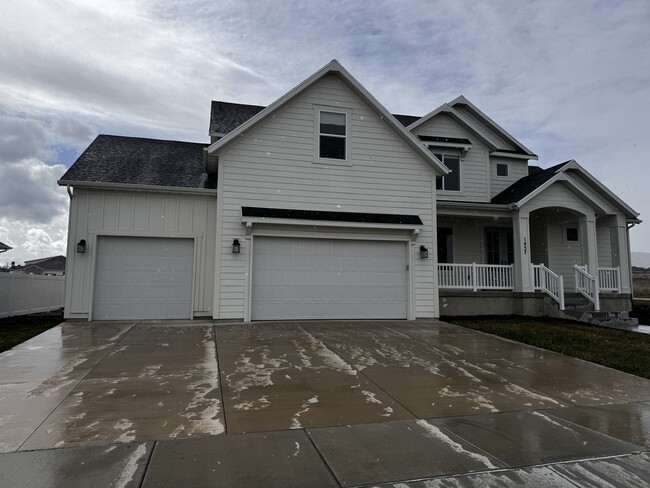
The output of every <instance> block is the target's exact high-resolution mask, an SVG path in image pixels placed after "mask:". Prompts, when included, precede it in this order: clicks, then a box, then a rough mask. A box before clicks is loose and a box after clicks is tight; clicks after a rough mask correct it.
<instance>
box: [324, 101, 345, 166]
mask: <svg viewBox="0 0 650 488" xmlns="http://www.w3.org/2000/svg"><path fill="white" fill-rule="evenodd" d="M345 117H346V115H345V114H339V113H334V112H321V113H320V141H319V144H320V145H319V156H320V157H321V158H328V159H345V136H346V133H345Z"/></svg>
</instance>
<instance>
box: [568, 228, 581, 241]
mask: <svg viewBox="0 0 650 488" xmlns="http://www.w3.org/2000/svg"><path fill="white" fill-rule="evenodd" d="M566 240H567V241H568V242H570V241H573V242H577V241H578V229H576V228H575V227H567V229H566Z"/></svg>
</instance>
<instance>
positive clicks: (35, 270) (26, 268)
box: [11, 256, 65, 276]
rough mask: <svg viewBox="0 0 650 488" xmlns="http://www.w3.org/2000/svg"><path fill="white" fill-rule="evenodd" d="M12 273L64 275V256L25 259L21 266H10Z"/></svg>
mask: <svg viewBox="0 0 650 488" xmlns="http://www.w3.org/2000/svg"><path fill="white" fill-rule="evenodd" d="M11 272H12V273H19V274H35V275H44V276H64V275H65V256H53V257H49V258H40V259H32V260H29V261H25V264H24V265H23V266H14V265H13V263H12V266H11Z"/></svg>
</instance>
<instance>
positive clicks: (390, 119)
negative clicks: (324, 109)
mask: <svg viewBox="0 0 650 488" xmlns="http://www.w3.org/2000/svg"><path fill="white" fill-rule="evenodd" d="M328 74H334V75H337V76H339V77H340V78H342V79H343V81H344V82H346V84H347V85H348V86H349V87H350V88H352V90H353V91H354V92H355V93H356V95H357V96H359V97H360V98H361V99H362V100H364V101H365V102H366V103H367V104H368V105H369V106H370V107H371V108H372V109H374V110H375V111H376V112H377V113H378V114H379V115H380V116H381V118H382V119H383V120H384V122H385V123H386V124H387V125H388V126H389V127H390V128H391V129H393V131H394V132H395V133H396V134H397V135H398V136H399V137H401V138H402V139H403V140H404V141H405V142H406V143H407V145H409V146H410V147H411V148H412V149H413V150H414V151H415V152H416V153H417V154H418V155H419V156H420V157H421V158H422V159H423V160H424V161H425V162H427V163H428V164H429V165H431V166H432V167H433V168H434V169H435V170H436V171H437V172H438V173H440V174H443V175H444V174H448V173H449V170H448V169H447V168H446V167H445V166H444V165H443V164H442V163H441V162H440V161H439V160H438V159H437V158H436V157H435V156H434V155H433V154H431V153H430V152H429V151H428V150H427V149H426V147H424V145H422V144H421V143H420V141H418V140H417V138H416V137H415V136H414V135H413V134H411V133H410V132H409V131H408V130H407V129H406V128H405V127H404V126H403V125H402V124H401V123H400V122H399V121H398V120H397V119H396V118H395V117H394V116H393V115H392V114H391V113H390V112H388V111H387V110H386V108H384V106H383V105H381V104H380V103H379V102H378V101H377V99H375V97H373V96H372V95H371V94H370V92H368V91H367V90H366V89H365V88H364V87H363V86H362V85H361V84H360V83H359V82H358V81H357V80H356V79H355V78H354V77H353V76H352V75H351V74H350V73H349V72H348V71H347V70H346V69H345V68H344V67H343V66H342V65H341V64H340V63H339V62H338V61H337V60H335V59H334V60H332V61H331V62H330V63H328V64H327V65H325V66H324V67H323V68H321V69H320V70H318V71H317V72H316V73H314V74H313V75H311V76H310V77H309V78H307V79H306V80H305V81H303V82H302V83H300V84H298V85H297V86H296V87H295V88H293V89H292V90H290V91H289V92H287V93H286V94H284V95H283V96H281V97H280V98H278V99H277V100H276V101H275V102H273V103H272V104H270V105H269V106H268V107H266V108H264V109H263V110H261V111H260V112H259V113H257V114H256V115H254V116H253V117H251V118H250V119H248V120H247V121H246V122H244V123H243V124H241V125H240V126H239V127H237V128H236V129H234V130H233V131H231V132H230V133H228V134H226V135H225V136H224V137H222V138H221V139H219V140H218V141H216V142H214V143H213V144H211V145H210V146H209V147H208V154H214V153H218V152H219V151H220V150H222V149H223V148H224V147H226V146H228V145H229V144H231V143H232V142H233V141H235V140H236V139H238V138H239V137H241V136H242V135H243V134H245V133H246V132H247V131H248V130H250V129H251V128H252V127H254V126H256V125H257V124H259V123H260V122H261V121H262V120H264V119H266V118H267V117H269V116H271V115H272V114H273V113H274V112H275V111H277V110H278V109H280V108H281V107H283V106H285V105H286V104H287V103H289V102H290V101H292V100H294V99H295V98H296V97H297V96H299V95H300V94H301V93H303V92H304V91H305V90H307V89H308V88H309V87H311V86H313V85H314V84H315V83H317V82H318V81H319V80H320V79H322V78H323V77H324V76H326V75H328Z"/></svg>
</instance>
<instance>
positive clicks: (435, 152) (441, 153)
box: [429, 146, 463, 195]
mask: <svg viewBox="0 0 650 488" xmlns="http://www.w3.org/2000/svg"><path fill="white" fill-rule="evenodd" d="M437 149H438V148H437V147H436V146H429V151H431V153H432V154H433V155H434V156H435V157H436V158H438V159H440V162H441V163H442V164H445V157H446V156H449V157H452V158H458V190H448V189H446V188H445V178H446V177H447V176H449V175H451V174H452V173H449V175H444V176H438V178H440V179H441V180H442V184H441V185H442V188H438V181H437V178H436V192H444V193H448V194H450V195H460V194H462V191H463V171H462V164H463V158H462V157H461V155H460V153H457V152H451V151H447V152H445V151H439V150H437ZM439 156H442V157H439ZM445 166H447V165H446V164H445ZM447 167H448V166H447Z"/></svg>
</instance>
